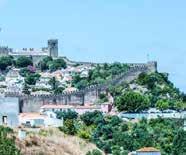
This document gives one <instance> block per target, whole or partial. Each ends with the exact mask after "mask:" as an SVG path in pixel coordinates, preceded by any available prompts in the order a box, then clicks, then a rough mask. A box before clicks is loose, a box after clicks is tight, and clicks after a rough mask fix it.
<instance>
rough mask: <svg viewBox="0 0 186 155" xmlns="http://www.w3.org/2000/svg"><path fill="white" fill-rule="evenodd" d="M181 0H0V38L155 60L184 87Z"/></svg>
mask: <svg viewBox="0 0 186 155" xmlns="http://www.w3.org/2000/svg"><path fill="white" fill-rule="evenodd" d="M185 19H186V1H185V0H15V1H13V0H0V27H1V28H2V32H0V44H3V45H9V46H10V47H13V48H23V47H36V48H39V47H42V46H45V45H46V40H47V39H49V38H58V39H59V43H60V55H65V56H67V57H69V58H70V59H73V60H81V61H95V62H114V61H120V62H146V61H147V54H148V53H149V55H150V60H157V61H158V65H159V71H161V72H168V73H170V79H171V80H172V81H173V82H174V83H175V85H176V86H177V87H179V88H180V89H181V90H183V91H185V92H186V81H185V79H186V72H185V68H186V20H185Z"/></svg>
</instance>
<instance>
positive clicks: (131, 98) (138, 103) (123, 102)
mask: <svg viewBox="0 0 186 155" xmlns="http://www.w3.org/2000/svg"><path fill="white" fill-rule="evenodd" d="M115 105H116V107H117V108H118V110H119V111H128V112H140V111H142V110H145V109H147V108H148V107H149V105H150V101H149V99H148V97H146V96H143V95H141V94H140V93H136V92H132V91H129V92H124V93H123V94H122V95H121V96H119V97H117V98H116V101H115Z"/></svg>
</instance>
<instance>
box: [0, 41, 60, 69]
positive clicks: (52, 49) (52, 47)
mask: <svg viewBox="0 0 186 155" xmlns="http://www.w3.org/2000/svg"><path fill="white" fill-rule="evenodd" d="M8 55H10V56H13V57H14V58H15V59H17V58H19V57H20V56H26V57H31V58H32V60H33V63H34V65H36V64H37V63H38V62H39V61H40V60H42V59H43V58H44V57H46V56H51V57H52V58H57V57H58V40H57V39H50V40H48V46H47V47H43V48H41V49H34V48H23V49H19V50H14V49H12V48H9V47H8V46H0V56H8Z"/></svg>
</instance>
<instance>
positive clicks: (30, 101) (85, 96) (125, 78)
mask: <svg viewBox="0 0 186 155" xmlns="http://www.w3.org/2000/svg"><path fill="white" fill-rule="evenodd" d="M149 64H150V65H149ZM153 65H154V67H155V66H156V63H147V64H140V65H137V64H134V65H133V66H132V65H131V66H132V67H130V68H129V69H128V70H127V71H126V72H125V73H122V74H120V75H117V76H116V77H114V78H113V79H112V80H109V81H107V82H106V83H105V84H100V85H92V86H89V87H87V88H85V89H83V90H79V91H74V92H71V93H63V94H60V95H25V94H22V93H6V94H5V96H7V97H18V98H19V101H20V111H21V112H37V111H38V110H39V108H40V107H41V106H42V105H45V104H77V105H83V104H84V103H93V102H95V101H96V100H97V99H98V96H99V94H100V93H101V92H106V91H107V89H108V87H109V86H110V85H119V84H121V83H122V82H130V81H132V80H134V79H135V78H137V76H138V75H139V74H140V73H142V72H154V71H155V70H156V68H154V67H153Z"/></svg>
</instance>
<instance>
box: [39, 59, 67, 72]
mask: <svg viewBox="0 0 186 155" xmlns="http://www.w3.org/2000/svg"><path fill="white" fill-rule="evenodd" d="M38 67H39V68H40V69H41V71H45V70H50V71H51V72H53V71H56V70H58V69H61V68H66V67H67V64H66V62H65V61H64V60H63V59H61V58H58V59H53V58H52V57H50V56H48V57H45V58H44V59H43V60H41V61H40V62H39V64H38Z"/></svg>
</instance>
